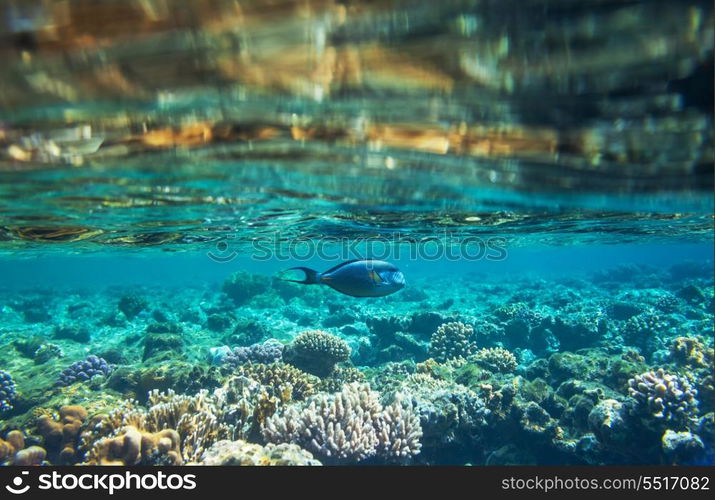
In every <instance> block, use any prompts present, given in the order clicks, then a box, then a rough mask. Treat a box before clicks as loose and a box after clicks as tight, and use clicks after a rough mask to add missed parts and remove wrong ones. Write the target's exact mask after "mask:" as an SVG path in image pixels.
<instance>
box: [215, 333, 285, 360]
mask: <svg viewBox="0 0 715 500" xmlns="http://www.w3.org/2000/svg"><path fill="white" fill-rule="evenodd" d="M283 347H284V346H283V344H281V343H280V342H279V341H277V340H275V339H268V340H266V341H265V342H263V343H261V344H253V345H250V346H248V347H243V346H242V347H234V348H233V350H231V351H229V352H226V353H225V354H224V355H223V356H221V359H220V363H219V364H224V365H231V366H240V365H244V364H246V363H264V364H270V363H275V362H278V361H281V359H282V358H283Z"/></svg>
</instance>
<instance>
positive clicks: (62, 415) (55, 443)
mask: <svg viewBox="0 0 715 500" xmlns="http://www.w3.org/2000/svg"><path fill="white" fill-rule="evenodd" d="M86 420H87V410H86V409H85V408H83V407H82V406H63V407H62V408H60V410H59V416H58V418H57V419H53V418H52V417H51V416H50V415H41V416H40V417H39V418H38V419H37V431H38V433H39V435H40V436H42V439H43V443H44V446H45V449H47V451H48V453H49V455H50V457H51V459H52V461H53V463H56V464H73V463H75V462H76V461H77V459H78V458H79V457H78V456H77V446H78V441H79V436H80V431H81V430H82V426H83V425H84V423H85V421H86Z"/></svg>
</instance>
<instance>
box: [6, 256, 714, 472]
mask: <svg viewBox="0 0 715 500" xmlns="http://www.w3.org/2000/svg"><path fill="white" fill-rule="evenodd" d="M698 269H699V268H698ZM671 271H672V270H671V269H668V268H665V269H657V268H651V267H647V266H635V267H634V266H622V268H620V269H616V270H613V269H611V270H604V271H603V272H597V273H595V274H593V275H590V276H588V275H584V276H582V277H555V278H545V277H544V278H538V279H535V278H533V277H530V276H523V277H514V278H513V279H512V280H510V281H509V280H507V281H504V280H502V279H499V278H498V277H493V278H491V277H490V278H484V277H483V276H481V275H479V276H477V275H470V276H464V277H461V278H460V277H450V278H449V279H446V278H444V279H442V278H434V280H433V281H428V280H427V279H422V278H419V277H417V278H416V279H415V281H416V282H417V283H418V284H417V287H418V291H417V292H415V293H413V294H411V295H409V294H408V295H405V296H403V295H395V296H394V297H393V296H391V297H388V298H386V299H382V300H368V301H354V300H352V299H350V298H346V297H343V296H338V295H335V294H334V293H331V291H329V290H326V289H324V288H322V287H300V286H298V285H293V284H286V283H284V282H280V281H275V280H274V281H271V280H270V279H268V278H266V277H265V276H255V277H251V278H250V279H248V282H254V283H259V284H258V285H257V286H258V288H259V289H260V291H258V289H256V290H254V291H252V292H251V293H249V294H247V295H246V296H244V297H243V298H241V297H238V299H237V300H238V301H239V302H241V306H240V307H238V308H237V307H236V304H237V303H236V302H235V301H234V299H232V298H230V297H228V296H227V295H226V294H225V293H222V292H221V291H220V290H219V288H220V287H216V286H213V287H211V286H203V285H200V286H199V285H197V286H195V287H193V288H192V287H191V286H189V287H186V288H177V287H174V286H173V285H171V284H167V286H166V287H148V286H137V287H135V288H132V289H131V290H129V289H128V288H127V287H115V288H107V289H106V290H103V289H92V290H73V291H72V292H71V293H68V294H67V295H66V296H55V295H54V294H53V293H52V292H47V293H41V292H36V291H31V292H27V297H16V296H15V295H14V292H7V294H6V295H7V300H6V301H5V302H4V303H3V304H0V335H1V336H2V338H3V339H4V341H5V343H4V346H5V349H0V366H2V367H3V370H0V412H1V414H0V435H1V436H5V438H4V439H2V440H0V460H1V461H2V462H3V463H5V464H43V465H45V464H52V465H69V464H137V465H139V464H141V465H167V464H179V463H180V464H202V463H205V464H266V465H280V464H291V465H297V464H318V463H325V464H330V465H332V464H357V463H360V464H366V465H369V464H387V463H400V464H407V463H410V464H422V465H431V464H440V465H447V464H454V465H464V464H466V463H469V464H478V465H481V464H569V465H584V464H591V465H596V464H695V465H706V464H712V463H713V461H714V460H715V413H713V411H714V410H715V375H714V374H713V373H714V372H713V339H712V321H713V311H712V310H711V308H710V305H711V302H712V301H713V296H715V293H713V287H712V277H706V276H702V275H701V274H698V273H695V275H693V272H692V271H688V270H687V269H686V271H687V272H686V273H685V274H687V277H686V278H681V275H682V276H685V275H684V274H682V272H681V271H677V272H675V271H673V272H671ZM683 272H685V271H683ZM241 279H243V278H241ZM433 291H434V293H433ZM236 293H238V292H236ZM131 296H135V297H147V298H149V297H151V299H150V300H151V305H149V302H148V301H147V300H148V299H147V300H145V299H142V300H141V301H140V302H141V303H142V304H143V305H142V307H141V309H139V308H136V310H135V311H134V313H132V311H131V310H129V309H127V311H128V312H127V311H125V312H120V311H119V310H118V309H117V303H118V301H121V298H122V297H131ZM127 301H128V302H127V306H129V305H131V301H129V299H127ZM276 304H277V305H276ZM40 308H44V309H46V310H47V311H49V316H48V319H46V320H42V318H41V317H40V316H41V314H40V313H39V312H38V311H39V309H40ZM95 309H96V314H94V310H95ZM27 311H29V312H28V314H29V315H30V316H32V320H33V321H28V318H26V316H25V312H27ZM130 316H131V318H130ZM110 317H111V318H110ZM108 318H109V319H108ZM35 319H40V320H42V322H34V320H35ZM305 325H308V326H307V328H310V330H307V331H306V326H305ZM314 328H324V330H314ZM88 332H89V333H88ZM216 346H219V347H216ZM88 353H93V354H94V356H90V357H88V356H87V354H88ZM207 354H208V356H207ZM102 359H103V360H105V361H102ZM110 363H111V364H112V365H110ZM68 365H69V366H68ZM113 365H117V366H116V367H113ZM112 368H113V369H112ZM110 369H111V371H109V370H110ZM63 370H64V371H63ZM9 373H12V375H13V376H12V377H10V376H9ZM58 374H59V382H57V377H58ZM95 375H102V376H101V377H96V378H92V377H94V376H95ZM81 381H83V382H85V383H75V382H81ZM55 382H57V384H56V385H55ZM353 431H354V432H353ZM20 438H22V439H20Z"/></svg>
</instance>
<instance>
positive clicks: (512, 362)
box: [472, 347, 519, 373]
mask: <svg viewBox="0 0 715 500" xmlns="http://www.w3.org/2000/svg"><path fill="white" fill-rule="evenodd" d="M472 358H473V359H474V361H475V362H476V363H477V364H479V365H481V366H483V367H484V368H486V369H488V370H491V371H493V372H502V373H509V372H513V371H514V370H516V367H517V366H518V365H519V362H518V361H517V360H516V356H514V354H512V353H511V352H509V351H507V350H506V349H502V348H501V347H492V348H489V349H480V350H479V351H478V352H477V353H476V354H475V355H474V356H472Z"/></svg>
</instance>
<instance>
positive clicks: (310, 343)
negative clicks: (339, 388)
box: [283, 330, 350, 377]
mask: <svg viewBox="0 0 715 500" xmlns="http://www.w3.org/2000/svg"><path fill="white" fill-rule="evenodd" d="M349 358H350V346H349V345H348V344H347V342H345V341H344V340H343V339H341V338H340V337H337V336H335V335H332V334H330V333H328V332H324V331H322V330H308V331H305V332H302V333H301V334H300V335H298V336H297V337H296V338H295V339H293V341H292V342H291V343H290V344H288V345H287V346H286V347H285V350H284V351H283V359H284V360H285V361H286V362H288V363H290V364H292V365H294V366H296V367H298V368H300V369H301V370H303V371H306V372H308V373H312V374H313V375H317V376H319V377H325V376H327V375H330V373H331V372H332V371H333V370H334V368H335V365H336V364H337V363H339V362H341V361H346V360H348V359H349Z"/></svg>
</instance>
